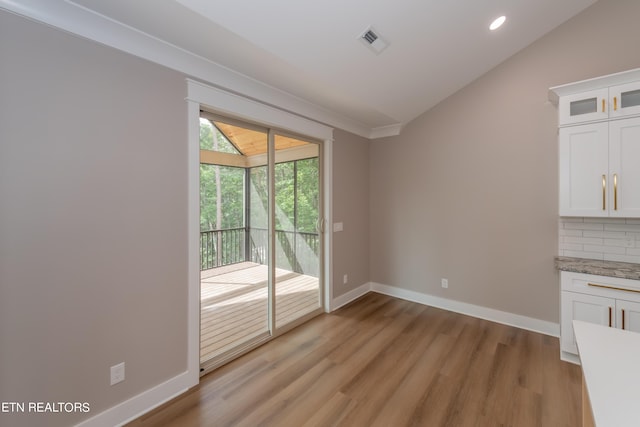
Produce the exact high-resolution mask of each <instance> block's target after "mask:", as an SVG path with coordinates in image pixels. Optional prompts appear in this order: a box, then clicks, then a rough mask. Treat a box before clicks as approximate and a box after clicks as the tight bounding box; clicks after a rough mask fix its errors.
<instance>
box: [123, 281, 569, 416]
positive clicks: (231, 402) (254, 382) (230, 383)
mask: <svg viewBox="0 0 640 427" xmlns="http://www.w3.org/2000/svg"><path fill="white" fill-rule="evenodd" d="M130 425H131V426H132V427H141V426H158V425H162V426H251V427H254V426H285V427H289V426H296V427H297V426H349V427H352V426H367V427H368V426H393V427H399V426H427V427H431V426H433V427H440V426H456V427H459V426H463V427H465V426H470V427H484V426H496V427H497V426H517V427H528V426H543V427H546V426H549V427H564V426H566V427H576V426H580V425H581V373H580V368H579V367H578V366H575V365H571V364H569V363H566V362H562V361H560V358H559V343H558V339H557V338H553V337H548V336H545V335H541V334H537V333H534V332H529V331H525V330H522V329H517V328H514V327H510V326H505V325H501V324H497V323H492V322H489V321H485V320H481V319H476V318H472V317H468V316H464V315H460V314H455V313H451V312H448V311H444V310H440V309H436V308H432V307H427V306H423V305H420V304H416V303H411V302H407V301H403V300H399V299H394V298H391V297H388V296H384V295H380V294H375V293H369V294H367V295H365V296H364V297H362V298H360V299H359V300H357V301H355V302H353V303H351V304H349V305H348V306H346V307H344V308H342V309H340V310H337V311H336V312H334V313H332V314H323V315H320V316H318V317H316V318H314V319H313V320H311V321H310V322H307V323H306V324H304V325H302V326H299V327H297V328H295V329H293V330H292V331H290V332H288V333H287V334H284V335H282V336H280V337H278V338H276V339H275V340H273V341H271V342H269V343H267V344H266V345H264V346H262V347H260V348H258V349H256V350H254V351H252V352H250V353H248V354H246V355H244V356H242V357H241V358H239V359H237V360H235V361H233V362H231V363H230V364H228V365H225V366H223V367H222V368H220V369H218V370H216V371H214V372H212V373H211V374H209V375H207V376H205V377H203V378H201V383H200V385H199V386H197V387H195V388H193V389H192V390H190V391H189V392H187V393H186V394H184V395H182V396H180V397H178V398H176V399H174V400H173V401H172V402H170V403H168V404H166V405H164V406H162V407H160V408H159V409H157V410H155V411H153V412H151V413H150V414H147V415H145V416H143V417H141V418H139V419H138V420H136V421H134V422H133V423H131V424H130Z"/></svg>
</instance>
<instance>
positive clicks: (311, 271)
mask: <svg viewBox="0 0 640 427" xmlns="http://www.w3.org/2000/svg"><path fill="white" fill-rule="evenodd" d="M267 239H268V234H267V230H266V229H263V228H251V229H249V239H248V240H249V241H248V242H247V239H246V230H245V228H230V229H225V230H209V231H201V232H200V270H208V269H211V268H216V267H222V266H225V265H229V264H235V263H238V262H244V261H251V262H255V263H258V264H266V263H267V247H268V240H267ZM247 243H248V245H249V250H248V251H247V250H246V245H247ZM319 247H320V239H319V237H318V234H317V233H301V232H298V233H296V232H293V231H284V230H276V251H277V252H276V267H279V268H284V269H287V270H291V271H295V272H296V273H301V274H308V275H310V276H315V277H317V276H318V273H319V272H318V254H319Z"/></svg>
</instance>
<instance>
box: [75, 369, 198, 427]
mask: <svg viewBox="0 0 640 427" xmlns="http://www.w3.org/2000/svg"><path fill="white" fill-rule="evenodd" d="M192 376H193V375H190V374H189V373H188V372H184V373H182V374H180V375H178V376H175V377H173V378H171V379H170V380H167V381H165V382H164V383H162V384H158V385H157V386H155V387H152V388H150V389H148V390H145V391H144V392H142V393H140V394H138V395H137V396H134V397H132V398H131V399H128V400H125V401H124V402H122V403H119V404H117V405H115V406H112V407H111V408H109V409H107V410H106V411H104V412H101V413H99V414H97V415H95V416H93V417H91V418H89V419H87V420H84V421H82V422H81V423H80V424H77V425H76V427H102V426H122V425H124V424H126V423H128V422H130V421H133V420H135V419H136V418H138V417H139V416H141V415H143V414H146V413H147V412H149V411H151V410H153V409H155V408H157V407H158V406H160V405H162V404H163V403H165V402H168V401H169V400H171V399H173V398H174V397H176V396H178V395H180V394H182V393H184V392H185V391H187V390H188V389H189V388H190V387H192V386H194V385H195V384H190V382H191V380H190V379H191V377H192Z"/></svg>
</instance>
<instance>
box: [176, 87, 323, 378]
mask: <svg viewBox="0 0 640 427" xmlns="http://www.w3.org/2000/svg"><path fill="white" fill-rule="evenodd" d="M186 81H187V94H188V95H187V98H186V101H187V105H188V109H187V114H188V120H187V123H188V125H187V126H188V143H187V162H188V166H187V170H188V172H187V174H188V176H187V187H188V196H187V217H188V224H187V230H188V239H187V246H188V247H187V258H188V275H187V281H188V301H187V306H188V314H187V315H188V321H187V376H188V378H189V382H190V383H191V384H190V386H194V385H196V384H198V382H199V378H200V252H199V247H200V245H199V236H200V110H201V108H205V109H207V110H209V111H212V112H214V113H216V114H220V115H224V116H229V117H233V118H236V119H239V120H246V121H248V122H249V123H259V124H261V125H264V126H267V127H270V128H276V129H278V130H282V131H285V132H293V133H295V134H299V135H305V136H308V137H310V138H314V139H317V140H320V141H322V144H320V148H321V153H320V160H321V164H322V166H321V177H322V178H323V182H322V187H323V189H322V190H323V191H322V198H323V200H322V209H323V212H322V217H323V225H324V226H323V229H324V232H323V233H321V235H322V240H323V254H322V255H323V258H324V265H323V272H322V273H321V275H320V276H321V283H320V286H321V292H322V294H323V296H324V304H322V305H323V306H324V310H325V311H326V312H329V311H330V307H331V304H330V302H331V300H332V297H333V292H332V286H331V278H332V277H333V275H332V272H333V266H332V257H331V253H332V240H333V239H332V233H331V227H328V226H327V224H332V223H333V221H332V202H331V201H332V179H331V177H332V158H331V155H332V152H333V150H332V144H333V129H332V128H330V127H328V126H325V125H322V124H320V123H317V122H314V121H311V120H308V119H305V118H303V117H300V116H297V115H294V114H291V113H289V112H287V111H283V110H280V109H277V108H275V107H272V106H270V105H267V104H263V103H260V102H257V101H254V100H252V99H249V98H245V97H242V96H239V95H236V94H233V93H230V92H227V91H224V90H222V89H219V88H215V87H212V86H209V85H206V84H203V83H201V82H198V81H195V80H191V79H186ZM286 330H287V328H286V327H285V328H282V330H281V331H280V333H284V332H285V331H286ZM277 335H278V334H276V335H274V336H277Z"/></svg>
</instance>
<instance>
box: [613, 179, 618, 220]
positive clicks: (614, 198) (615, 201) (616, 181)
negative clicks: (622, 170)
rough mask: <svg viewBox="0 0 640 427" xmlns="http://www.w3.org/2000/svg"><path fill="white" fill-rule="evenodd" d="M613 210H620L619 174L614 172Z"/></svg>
mask: <svg viewBox="0 0 640 427" xmlns="http://www.w3.org/2000/svg"><path fill="white" fill-rule="evenodd" d="M613 210H616V211H617V210H618V174H617V173H614V174H613Z"/></svg>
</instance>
